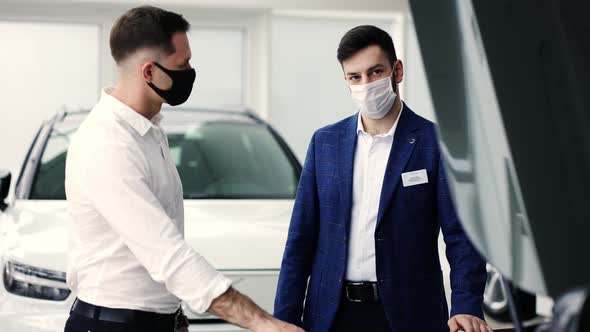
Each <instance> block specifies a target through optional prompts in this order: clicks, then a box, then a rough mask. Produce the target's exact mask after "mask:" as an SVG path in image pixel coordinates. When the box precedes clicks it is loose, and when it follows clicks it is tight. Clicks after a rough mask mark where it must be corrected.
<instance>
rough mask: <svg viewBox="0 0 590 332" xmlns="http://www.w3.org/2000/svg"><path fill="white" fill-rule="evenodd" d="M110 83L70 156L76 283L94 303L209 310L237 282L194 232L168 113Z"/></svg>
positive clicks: (72, 277) (71, 265)
mask: <svg viewBox="0 0 590 332" xmlns="http://www.w3.org/2000/svg"><path fill="white" fill-rule="evenodd" d="M109 92H110V91H109V90H108V89H105V90H103V92H102V96H101V99H100V101H99V102H98V104H97V105H96V106H95V107H94V109H93V110H92V112H90V114H89V116H88V117H87V119H86V120H85V121H84V122H83V123H82V125H81V126H80V128H79V129H78V131H77V132H76V134H74V137H73V138H72V141H71V144H70V148H69V150H68V156H67V163H66V181H65V182H66V196H67V201H68V205H67V206H68V214H69V230H70V241H69V250H68V271H67V282H68V286H69V287H70V288H71V289H72V290H73V291H74V292H76V293H77V295H78V297H79V298H80V299H81V300H83V301H85V302H88V303H92V304H94V305H99V306H104V307H109V308H125V309H135V310H143V311H150V312H158V313H173V312H175V311H176V310H177V309H178V307H179V304H180V299H182V300H183V301H185V302H186V303H187V304H188V305H189V306H190V307H191V309H192V310H194V311H195V312H198V313H203V312H205V311H206V310H207V309H209V306H210V305H211V302H212V301H213V300H214V299H215V298H217V297H218V296H219V295H221V294H223V293H224V292H225V291H226V290H227V289H228V288H229V286H230V284H231V282H230V280H229V279H228V278H226V277H225V276H224V275H222V274H221V273H219V272H218V271H216V270H215V269H214V268H213V267H212V266H211V265H210V264H209V263H208V262H207V261H206V259H205V258H204V257H202V256H201V255H199V254H198V253H197V252H195V251H194V250H193V249H192V248H191V247H190V246H189V245H188V244H187V243H186V242H185V240H184V207H183V193H182V185H181V182H180V178H179V176H178V172H177V170H176V166H175V164H174V162H173V161H172V159H171V156H170V151H169V148H168V140H167V137H166V135H165V134H164V132H163V130H162V127H161V126H160V121H161V119H162V116H161V115H160V114H158V115H156V116H154V117H153V118H152V120H151V121H150V120H148V119H146V118H145V117H143V116H142V115H140V114H139V113H137V112H135V111H134V110H133V109H131V108H130V107H129V106H127V105H125V104H123V103H122V102H120V101H119V100H117V99H116V98H115V97H113V96H111V95H110V94H109Z"/></svg>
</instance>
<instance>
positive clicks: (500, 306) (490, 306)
mask: <svg viewBox="0 0 590 332" xmlns="http://www.w3.org/2000/svg"><path fill="white" fill-rule="evenodd" d="M487 271H488V278H487V282H486V288H485V292H484V300H483V310H484V312H485V314H486V315H487V316H488V317H490V318H492V319H495V320H497V321H499V322H511V321H512V318H511V316H510V310H509V308H508V299H507V298H506V292H505V288H504V286H503V285H504V282H505V281H504V280H503V279H502V278H500V277H501V275H500V272H498V270H496V269H495V268H494V267H493V266H491V265H489V264H488V266H487ZM508 289H510V292H511V294H512V298H513V299H514V303H515V304H516V311H517V312H518V315H519V317H520V319H521V320H522V321H527V320H530V319H533V318H535V317H536V316H537V308H536V306H537V298H536V296H535V295H534V294H530V293H528V292H525V291H523V290H521V289H519V288H518V287H515V286H513V285H511V284H510V283H508Z"/></svg>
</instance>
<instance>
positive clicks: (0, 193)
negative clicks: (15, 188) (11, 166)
mask: <svg viewBox="0 0 590 332" xmlns="http://www.w3.org/2000/svg"><path fill="white" fill-rule="evenodd" d="M11 178H12V175H11V174H10V172H8V171H0V211H4V210H5V209H6V207H7V206H8V205H7V204H6V202H5V200H6V198H7V197H8V193H9V192H10V180H11Z"/></svg>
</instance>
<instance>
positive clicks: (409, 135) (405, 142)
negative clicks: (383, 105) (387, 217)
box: [377, 104, 420, 226]
mask: <svg viewBox="0 0 590 332" xmlns="http://www.w3.org/2000/svg"><path fill="white" fill-rule="evenodd" d="M415 116H416V115H415V114H414V112H412V110H410V109H409V108H408V107H407V106H405V104H404V109H403V111H402V113H401V116H400V118H399V120H398V121H399V122H398V124H397V129H396V131H395V134H394V137H393V144H392V146H391V152H390V153H389V159H388V161H387V167H386V168H385V177H384V178H383V187H382V189H381V199H380V200H379V212H378V214H377V226H379V223H380V222H381V219H383V214H384V213H385V211H386V210H387V208H388V207H389V204H390V203H391V200H392V198H393V195H394V193H395V189H396V188H397V187H398V184H399V181H400V178H401V174H402V172H403V170H404V168H405V167H406V164H407V163H408V160H410V157H411V156H412V152H413V151H414V147H415V146H416V145H417V144H418V141H419V139H420V137H419V136H418V135H416V134H417V133H416V132H415V131H416V130H417V126H416V122H415V121H414V120H415Z"/></svg>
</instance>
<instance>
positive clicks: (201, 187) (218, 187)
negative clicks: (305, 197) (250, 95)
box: [168, 122, 298, 198]
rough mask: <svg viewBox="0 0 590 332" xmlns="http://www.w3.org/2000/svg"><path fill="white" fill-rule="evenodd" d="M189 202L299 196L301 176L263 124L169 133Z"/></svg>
mask: <svg viewBox="0 0 590 332" xmlns="http://www.w3.org/2000/svg"><path fill="white" fill-rule="evenodd" d="M168 140H169V144H170V148H171V149H172V150H177V151H179V152H178V154H179V155H180V158H178V159H177V160H178V164H177V168H178V172H179V174H180V177H181V179H182V183H183V188H184V196H185V198H293V197H294V196H295V190H296V188H297V182H298V175H297V172H296V169H295V168H294V165H293V164H292V161H291V160H289V158H288V157H287V155H286V153H285V151H283V149H282V148H281V146H280V145H279V144H278V142H277V140H276V139H275V137H274V136H273V135H272V134H271V132H270V131H269V130H268V129H267V128H266V127H265V126H262V125H257V124H250V123H236V122H211V123H203V124H202V125H201V126H199V127H193V128H191V129H188V130H186V131H185V132H180V133H169V134H168Z"/></svg>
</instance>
